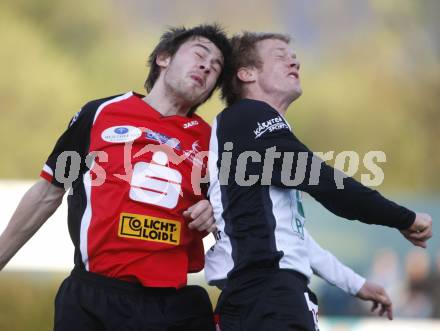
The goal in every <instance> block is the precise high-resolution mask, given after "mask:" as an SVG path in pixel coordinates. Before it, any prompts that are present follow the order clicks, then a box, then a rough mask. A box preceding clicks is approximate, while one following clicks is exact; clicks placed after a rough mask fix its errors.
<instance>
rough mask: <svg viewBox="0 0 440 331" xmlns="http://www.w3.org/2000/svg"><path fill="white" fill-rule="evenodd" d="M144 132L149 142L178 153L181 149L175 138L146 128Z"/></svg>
mask: <svg viewBox="0 0 440 331" xmlns="http://www.w3.org/2000/svg"><path fill="white" fill-rule="evenodd" d="M145 131H146V132H145V137H146V138H147V139H149V140H153V141H157V142H158V143H160V144H165V145H167V146H170V147H171V148H174V149H176V150H178V151H180V150H181V149H182V148H181V146H180V141H179V139H177V138H173V137H169V136H167V135H165V134H163V133H160V132H156V131H153V130H151V129H148V128H147V129H146V130H145Z"/></svg>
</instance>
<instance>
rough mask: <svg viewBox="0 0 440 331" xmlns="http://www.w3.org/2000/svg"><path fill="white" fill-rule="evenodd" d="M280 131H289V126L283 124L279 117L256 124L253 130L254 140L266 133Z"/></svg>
mask: <svg viewBox="0 0 440 331" xmlns="http://www.w3.org/2000/svg"><path fill="white" fill-rule="evenodd" d="M282 129H289V126H288V125H287V124H286V123H285V122H284V120H283V119H282V117H281V116H277V117H274V118H271V119H270V120H267V121H265V122H263V123H260V122H257V127H256V129H255V130H254V134H255V139H258V138H260V137H261V136H262V135H263V134H265V133H266V132H273V131H277V130H282Z"/></svg>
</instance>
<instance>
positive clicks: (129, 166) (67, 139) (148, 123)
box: [41, 92, 210, 288]
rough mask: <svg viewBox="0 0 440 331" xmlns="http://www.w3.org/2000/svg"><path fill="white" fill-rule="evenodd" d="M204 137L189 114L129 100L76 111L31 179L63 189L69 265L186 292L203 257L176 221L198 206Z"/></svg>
mask: <svg viewBox="0 0 440 331" xmlns="http://www.w3.org/2000/svg"><path fill="white" fill-rule="evenodd" d="M209 137H210V127H209V125H208V124H207V123H206V122H205V121H203V120H202V119H201V118H200V117H199V116H197V115H192V116H189V117H180V116H169V117H164V116H162V115H161V114H160V113H159V112H157V111H156V110H154V109H153V108H151V107H150V106H149V105H148V104H147V103H145V102H144V101H143V100H142V96H140V95H137V94H134V93H132V92H129V93H126V94H124V95H120V96H116V97H110V98H106V99H100V100H95V101H91V102H89V103H88V104H86V105H85V106H84V107H83V108H82V109H81V111H80V112H79V113H78V114H77V115H76V116H75V117H74V118H73V119H72V121H71V123H70V125H69V127H68V129H67V130H66V131H65V132H64V134H63V135H62V136H61V137H60V138H59V140H58V142H57V144H56V146H55V148H54V150H53V152H52V154H51V155H50V156H49V158H48V160H47V163H46V165H45V166H44V168H43V171H42V173H41V176H42V177H43V178H45V179H47V180H49V181H50V182H52V183H53V184H54V185H57V186H66V185H65V183H66V182H67V185H69V183H68V182H69V181H70V182H71V184H72V185H71V186H72V194H70V195H69V197H68V208H69V212H68V214H69V216H68V218H69V232H70V235H71V238H72V241H73V243H74V245H75V264H76V265H77V266H79V267H82V268H85V269H86V270H88V271H91V272H95V273H99V274H103V275H106V276H109V277H113V278H118V279H123V280H130V281H137V282H140V283H141V284H142V285H144V286H150V287H176V288H179V287H182V286H184V285H186V280H187V272H188V271H190V272H191V271H199V270H201V269H202V268H203V262H204V259H203V256H204V254H203V253H204V252H203V243H202V234H201V233H199V232H198V231H194V230H190V229H189V228H188V221H187V220H186V219H185V218H184V217H183V215H182V213H183V212H184V211H185V210H186V209H188V207H190V206H192V205H193V204H195V203H196V202H198V201H199V200H201V199H202V198H203V194H201V193H200V179H201V176H204V175H205V169H206V166H205V165H206V161H207V157H205V158H201V157H200V154H199V152H203V151H205V152H206V151H207V150H208V146H209ZM72 181H73V182H72Z"/></svg>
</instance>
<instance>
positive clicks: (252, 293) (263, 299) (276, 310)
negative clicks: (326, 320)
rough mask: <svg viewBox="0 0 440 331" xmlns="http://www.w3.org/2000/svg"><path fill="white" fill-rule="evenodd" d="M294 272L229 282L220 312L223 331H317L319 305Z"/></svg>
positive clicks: (245, 276)
mask: <svg viewBox="0 0 440 331" xmlns="http://www.w3.org/2000/svg"><path fill="white" fill-rule="evenodd" d="M307 283H308V281H307V278H306V277H305V276H304V275H302V274H300V273H298V272H295V271H293V270H285V269H278V270H269V271H267V270H265V271H264V270H258V271H252V272H245V273H242V274H240V275H239V276H237V277H233V278H231V279H230V280H228V283H227V285H226V288H225V289H224V290H223V291H222V293H221V295H220V298H219V301H218V304H217V307H216V311H215V319H216V324H217V329H220V330H221V331H274V330H276V331H316V330H318V323H317V322H318V321H317V314H318V302H317V299H316V296H315V294H313V292H312V291H310V289H308V287H307Z"/></svg>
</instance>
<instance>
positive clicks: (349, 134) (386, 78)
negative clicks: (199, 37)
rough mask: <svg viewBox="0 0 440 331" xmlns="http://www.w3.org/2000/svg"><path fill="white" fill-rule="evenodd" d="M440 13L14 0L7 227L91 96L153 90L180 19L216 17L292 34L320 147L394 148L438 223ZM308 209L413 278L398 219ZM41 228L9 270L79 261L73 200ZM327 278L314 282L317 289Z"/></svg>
mask: <svg viewBox="0 0 440 331" xmlns="http://www.w3.org/2000/svg"><path fill="white" fill-rule="evenodd" d="M439 18H440V1H437V0H420V1H414V0H369V1H366V0H335V1H324V0H315V1H307V0H291V1H288V0H275V1H261V0H254V1H251V0H243V1H232V0H223V1H209V0H204V1H202V0H188V1H177V0H175V1H171V0H162V1H141V0H126V1H123V0H107V1H104V0H95V1H86V0H77V1H74V2H73V1H67V0H59V1H53V0H39V1H35V0H14V1H6V2H5V1H3V2H1V3H0V40H1V46H0V132H1V139H0V150H1V151H2V157H1V162H0V180H1V181H2V182H1V184H0V196H1V197H2V198H1V200H2V202H1V208H0V213H1V221H0V222H1V223H0V230H1V229H2V228H4V226H5V225H6V223H7V221H8V220H9V217H10V215H11V213H12V211H13V209H14V208H15V205H16V204H17V203H18V199H19V196H20V195H21V194H22V191H23V190H24V189H25V188H26V187H27V186H28V185H29V181H33V180H36V179H37V178H38V174H39V172H40V169H41V167H42V165H43V164H44V162H45V160H46V158H47V156H48V154H49V153H50V151H51V150H52V147H53V145H54V143H55V141H56V139H57V138H58V136H59V135H60V134H61V133H62V132H63V131H64V129H65V127H66V125H67V123H68V121H69V119H70V118H71V116H73V114H75V113H76V112H77V111H78V110H79V108H80V107H81V106H82V105H83V104H85V103H86V102H87V101H89V100H90V99H96V98H101V97H105V96H109V95H114V94H118V93H122V92H126V91H128V90H135V91H137V92H140V93H143V92H144V90H143V82H144V79H145V77H146V74H147V72H148V69H147V67H146V60H147V57H148V55H149V53H150V52H151V51H152V49H153V47H154V45H155V44H156V42H157V41H158V38H159V36H160V34H161V33H162V32H163V31H164V30H165V29H166V28H167V27H168V26H178V25H185V26H192V25H196V24H199V23H211V22H218V23H220V24H222V25H223V26H224V27H225V28H226V30H227V31H228V32H229V33H230V34H233V33H238V32H240V31H242V30H251V31H275V32H282V33H288V34H290V35H291V36H292V37H293V42H292V47H293V48H294V50H295V52H296V53H297V55H298V58H299V60H300V62H301V72H300V73H301V80H302V85H303V90H304V94H303V96H302V97H301V98H300V99H299V100H298V101H297V102H295V103H294V104H293V105H292V106H291V107H290V109H289V111H288V115H287V118H288V120H289V122H290V123H291V124H292V125H293V128H294V131H295V132H296V134H297V136H299V137H300V138H301V140H303V141H304V142H305V143H306V144H307V145H308V146H309V147H310V148H311V149H312V150H314V151H321V152H326V151H335V152H336V153H338V152H340V151H344V150H350V151H356V152H358V153H359V154H360V155H361V157H362V156H363V155H364V154H365V153H366V152H367V151H371V150H380V151H384V152H385V154H386V157H387V162H386V163H382V164H380V166H381V167H382V168H383V170H384V174H385V180H384V182H383V183H382V184H381V185H380V186H379V187H378V188H377V189H378V190H379V191H381V192H383V193H384V194H385V195H386V196H388V197H390V198H392V199H395V200H397V201H398V202H401V203H403V204H405V205H407V206H408V207H410V208H412V209H416V210H423V211H426V212H429V213H431V214H432V216H433V217H434V231H435V232H436V231H437V230H436V225H437V224H438V220H439V219H440V174H439V169H440V144H439V142H440V109H439V104H440V93H439V92H440V38H439V35H440V23H439V22H440V19H439ZM222 108H223V104H222V103H221V102H220V101H219V99H218V96H217V95H214V96H213V98H212V99H211V100H210V101H209V102H208V103H206V104H205V105H204V106H202V107H201V108H199V110H198V113H199V114H200V115H201V116H202V117H204V118H205V119H206V120H207V121H208V122H211V121H212V119H213V117H214V116H215V115H216V114H217V113H218V112H219V111H220V110H221V109H222ZM329 163H330V164H333V163H332V161H330V162H329ZM362 173H368V172H366V170H365V168H363V167H362V166H361V167H360V170H359V172H358V173H357V174H356V175H355V177H356V178H358V179H359V178H360V174H362ZM23 180H25V181H28V182H21V181H23ZM306 216H308V222H307V226H308V227H309V229H310V231H311V233H312V234H313V235H314V237H315V238H316V239H317V240H318V241H319V242H320V243H321V244H322V245H323V246H324V247H326V248H328V249H329V250H331V251H332V252H333V253H335V255H337V256H338V257H340V258H341V260H342V261H344V262H346V263H348V264H349V265H351V266H353V267H354V268H355V269H356V270H358V271H360V272H362V273H364V274H365V275H370V274H371V275H373V274H374V270H373V269H374V265H375V263H376V262H377V261H376V259H377V257H378V256H382V255H383V253H382V252H388V251H391V252H393V253H392V254H394V261H395V263H396V270H398V272H397V273H398V274H399V275H400V276H401V277H400V278H401V281H402V282H403V281H404V278H405V263H406V262H405V261H407V259H408V255H409V254H412V250H411V247H410V246H409V244H408V243H407V242H406V241H404V240H403V238H402V237H401V236H400V235H399V233H398V232H396V231H395V230H391V229H385V228H380V227H369V226H366V225H363V224H360V223H356V222H347V221H345V222H342V221H338V220H335V219H336V217H335V216H333V215H331V214H330V213H328V212H326V211H325V210H324V209H323V208H322V207H321V206H319V205H318V204H316V203H315V202H314V201H312V200H311V199H306ZM55 219H56V221H55ZM55 223H56V224H55ZM40 232H41V233H40V234H38V235H39V236H40V237H37V238H36V239H33V241H34V242H35V243H33V242H32V241H31V243H29V245H27V246H26V247H25V248H24V251H23V252H24V253H23V252H21V253H20V254H22V255H18V256H17V257H16V259H14V260H13V261H12V262H11V266H9V268H8V269H7V270H14V269H17V268H18V269H20V270H22V269H23V268H25V269H26V268H27V269H29V268H30V269H41V270H48V268H50V267H52V268H54V265H58V270H60V269H61V270H63V272H67V271H66V270H67V269H68V266H69V265H71V262H72V260H73V257H72V254H71V251H73V247H72V245H71V243H70V242H69V239H68V237H67V226H66V224H65V211H63V210H60V212H59V213H58V216H55V217H54V219H52V220H50V221H49V224H47V225H45V226H44V227H43V228H42V230H41V231H40ZM55 233H56V235H55ZM60 233H63V234H62V235H61V234H60ZM436 237H438V236H434V238H433V240H432V241H431V243H430V247H429V249H428V250H427V253H428V255H427V259H428V260H429V261H430V262H429V266H428V269H429V271H430V272H431V273H434V274H435V270H436V264H435V260H436V257H437V254H438V252H439V250H440V241H439V239H438V238H436ZM38 238H39V239H38ZM57 247H67V248H65V250H63V249H57ZM69 249H70V250H71V251H69ZM36 252H38V253H36ZM417 252H418V251H417ZM23 254H24V255H23ZM26 254H27V255H26ZM25 256H26V257H25ZM54 261H56V262H54ZM439 265H440V264H439ZM39 266H41V267H39ZM439 270H440V267H439ZM0 276H1V275H0ZM2 277H5V276H2ZM14 277H15V276H14ZM0 279H1V278H0ZM0 284H2V282H1V281H0ZM3 284H6V283H3ZM8 284H9V283H8ZM8 286H9V285H3V287H5V288H7V287H8ZM323 286H324V285H322V284H320V283H316V287H317V288H323ZM323 291H324V290H323ZM0 293H2V292H1V289H0ZM323 293H324V292H323ZM0 296H1V295H0ZM1 307H3V306H2V303H1V302H0V310H1V309H3V308H1ZM1 326H2V324H1V315H0V328H1ZM8 327H9V330H14V328H13V327H12V326H11V325H9V326H8ZM1 329H4V328H1Z"/></svg>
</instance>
